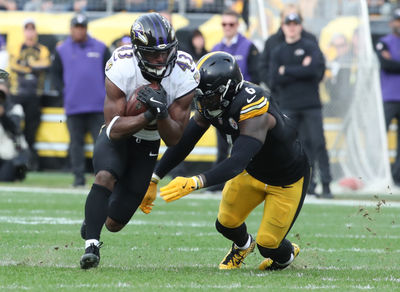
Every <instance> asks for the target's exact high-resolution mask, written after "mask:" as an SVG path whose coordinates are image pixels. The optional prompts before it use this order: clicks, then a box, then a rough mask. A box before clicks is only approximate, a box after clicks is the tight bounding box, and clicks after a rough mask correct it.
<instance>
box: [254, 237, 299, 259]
mask: <svg viewBox="0 0 400 292" xmlns="http://www.w3.org/2000/svg"><path fill="white" fill-rule="evenodd" d="M257 246H258V250H259V251H260V254H261V255H262V256H263V257H265V258H270V259H272V260H274V261H276V262H277V263H280V264H283V263H286V262H287V261H288V260H290V257H291V254H292V253H293V246H292V243H291V242H290V241H289V240H287V239H284V240H282V242H281V244H280V245H279V247H278V248H274V249H271V248H265V247H262V246H260V245H257Z"/></svg>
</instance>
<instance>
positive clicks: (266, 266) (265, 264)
mask: <svg viewBox="0 0 400 292" xmlns="http://www.w3.org/2000/svg"><path fill="white" fill-rule="evenodd" d="M292 246H293V259H291V260H289V263H286V264H283V265H281V264H278V263H275V262H274V261H273V260H271V259H270V258H266V259H264V260H263V261H262V262H261V264H260V265H259V266H258V268H259V269H260V270H262V271H265V270H267V271H273V270H283V269H284V268H286V267H287V266H289V265H290V264H291V263H292V262H293V261H294V259H295V258H296V257H297V256H298V255H299V253H300V247H299V246H298V245H297V244H295V243H292Z"/></svg>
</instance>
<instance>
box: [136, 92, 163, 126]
mask: <svg viewBox="0 0 400 292" xmlns="http://www.w3.org/2000/svg"><path fill="white" fill-rule="evenodd" d="M137 99H138V100H140V101H141V102H143V103H144V104H146V105H147V106H148V107H149V111H150V113H151V114H152V115H153V116H154V117H155V118H156V119H165V118H166V117H168V108H167V93H166V92H165V90H164V89H163V88H162V87H161V88H160V89H159V90H154V89H153V88H151V87H150V86H145V87H143V88H142V89H140V90H139V92H138V95H137Z"/></svg>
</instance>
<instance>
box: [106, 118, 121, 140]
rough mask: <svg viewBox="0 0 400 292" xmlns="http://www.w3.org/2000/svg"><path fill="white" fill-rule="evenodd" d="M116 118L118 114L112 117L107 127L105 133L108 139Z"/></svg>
mask: <svg viewBox="0 0 400 292" xmlns="http://www.w3.org/2000/svg"><path fill="white" fill-rule="evenodd" d="M118 119H119V116H115V117H113V119H112V120H111V122H110V124H109V125H108V127H107V130H106V134H107V137H108V139H110V133H111V128H112V127H113V126H114V124H115V122H116V121H117V120H118Z"/></svg>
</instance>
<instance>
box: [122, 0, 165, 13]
mask: <svg viewBox="0 0 400 292" xmlns="http://www.w3.org/2000/svg"><path fill="white" fill-rule="evenodd" d="M168 2H169V0H157V1H154V0H125V10H126V11H134V12H148V11H166V10H168V4H169V3H168Z"/></svg>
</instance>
